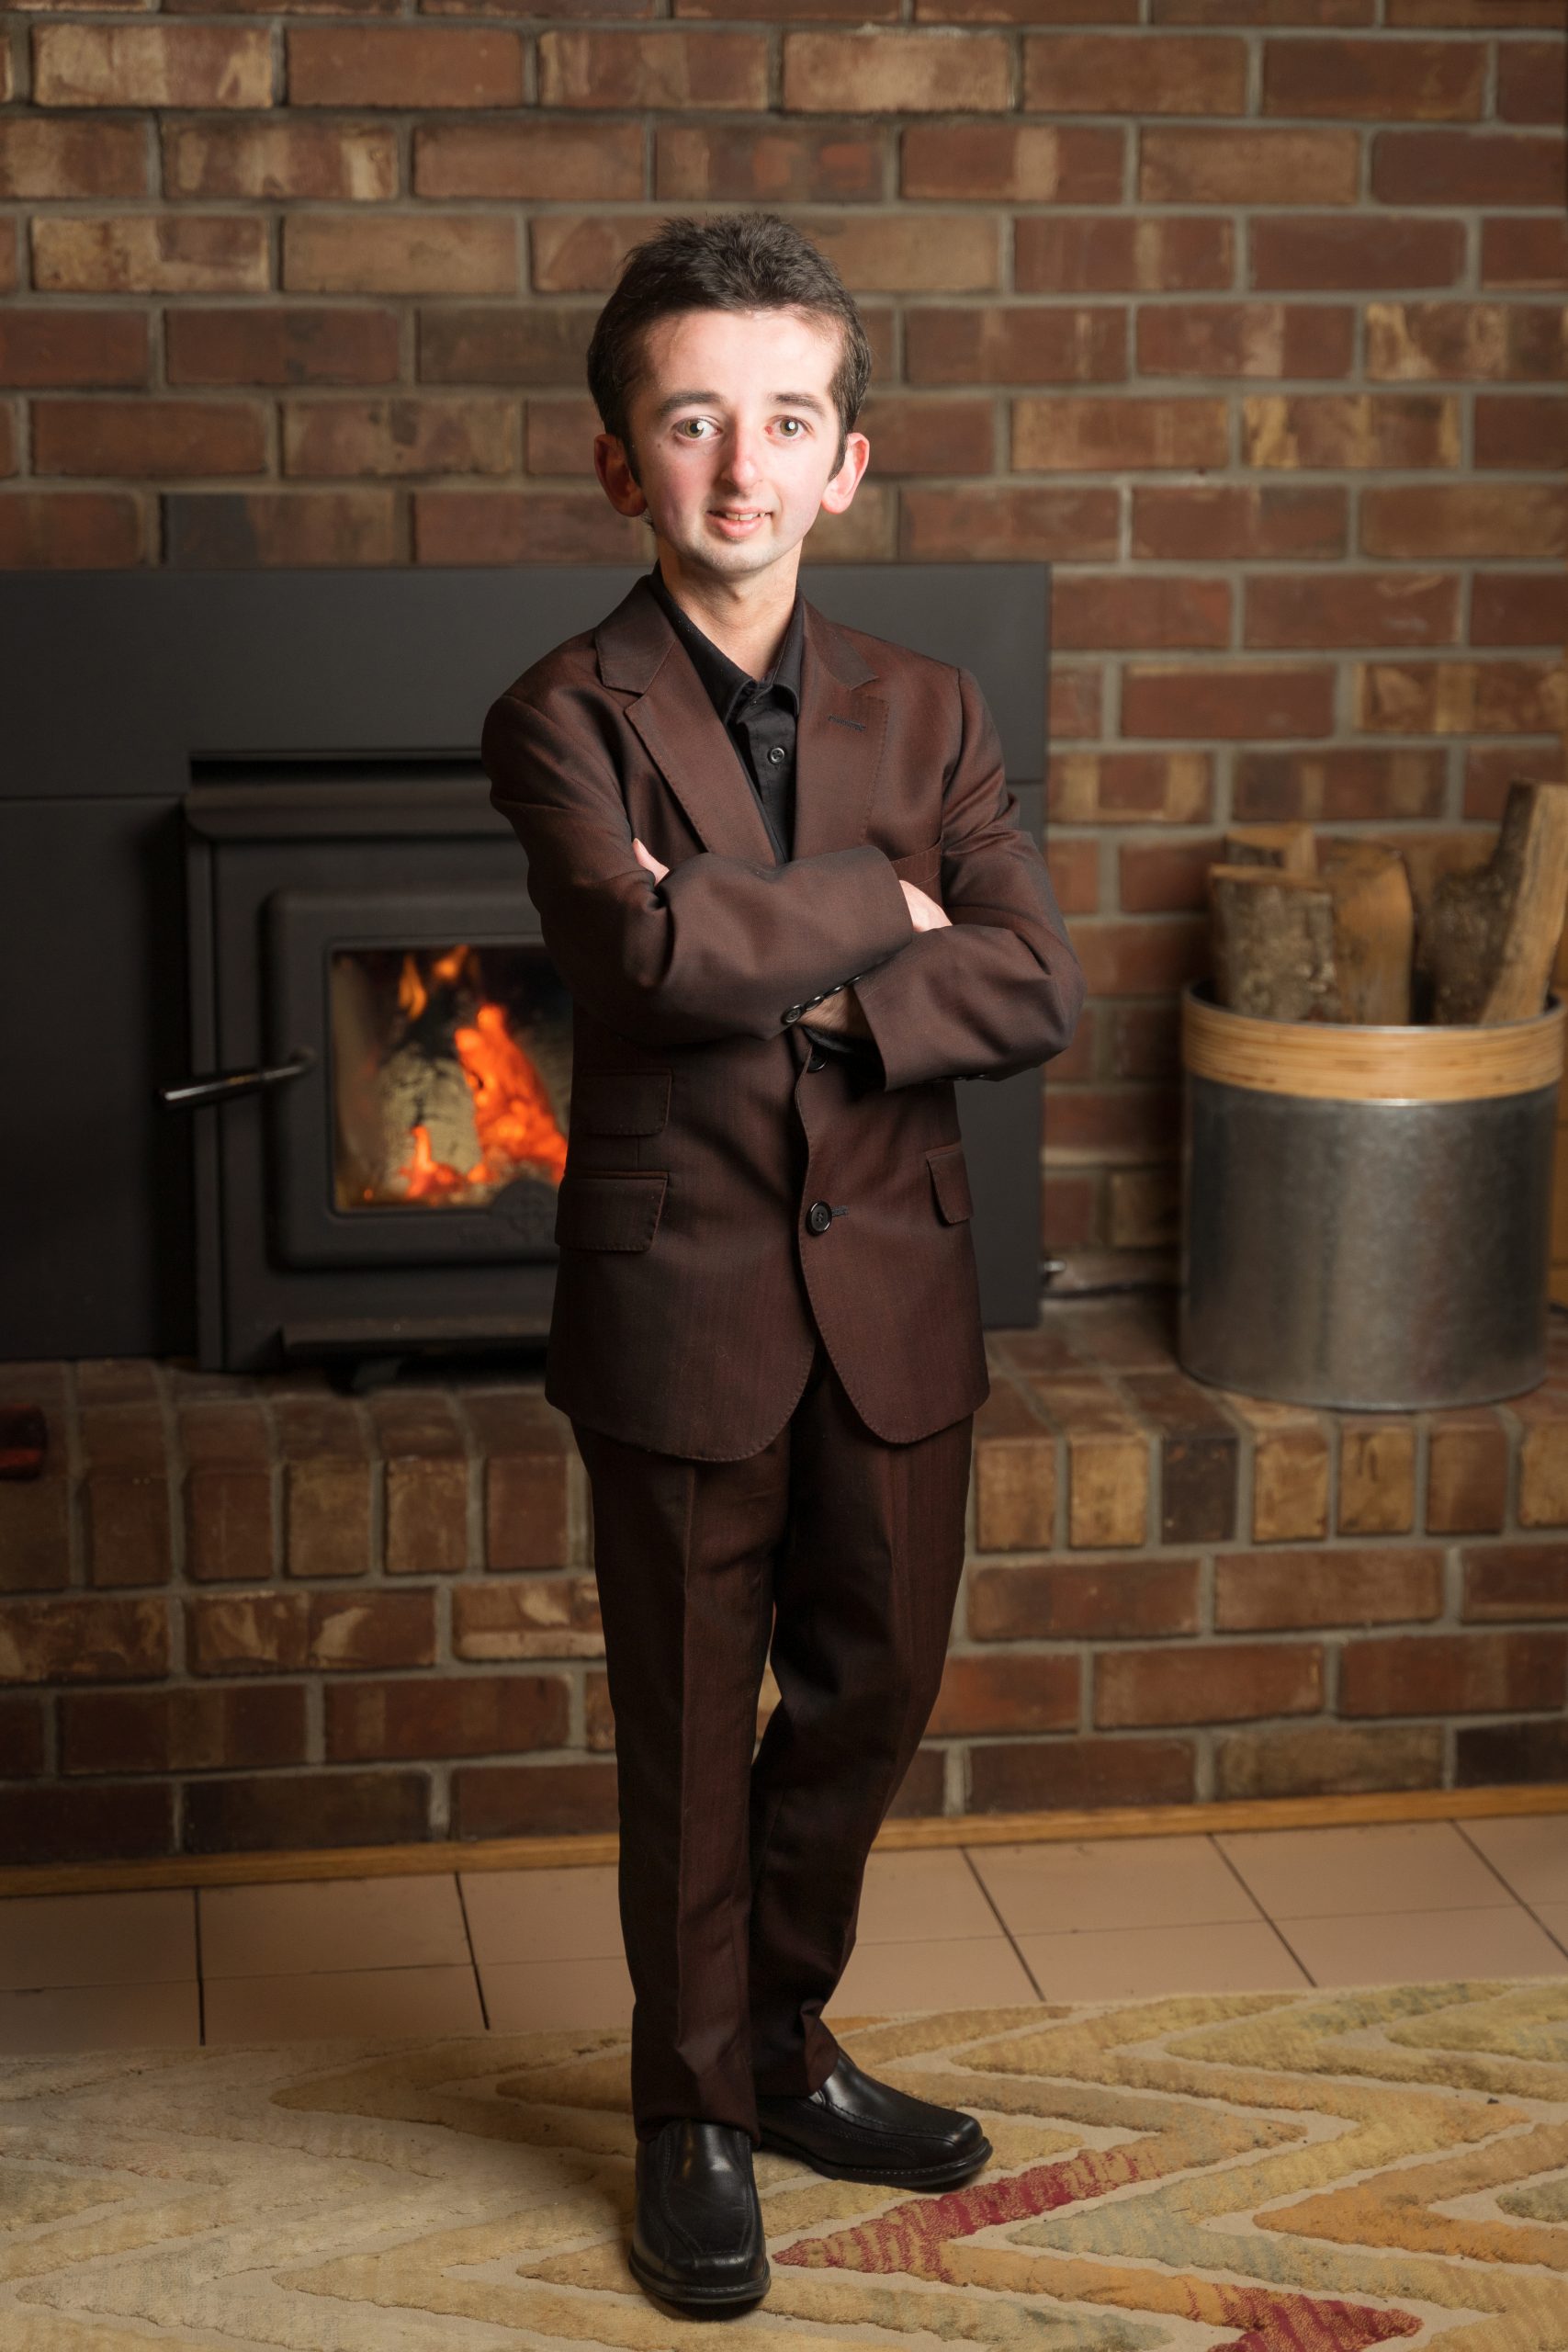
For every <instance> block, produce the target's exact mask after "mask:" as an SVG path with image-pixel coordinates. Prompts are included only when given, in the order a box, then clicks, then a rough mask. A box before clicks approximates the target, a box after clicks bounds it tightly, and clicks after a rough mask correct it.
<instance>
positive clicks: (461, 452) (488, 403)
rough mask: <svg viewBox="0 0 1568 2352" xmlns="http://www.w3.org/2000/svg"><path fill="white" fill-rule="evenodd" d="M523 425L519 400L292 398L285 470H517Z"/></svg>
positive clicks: (334, 472) (381, 472) (327, 472)
mask: <svg viewBox="0 0 1568 2352" xmlns="http://www.w3.org/2000/svg"><path fill="white" fill-rule="evenodd" d="M521 457H522V426H521V419H520V417H519V414H518V408H517V403H516V401H514V400H503V399H502V398H500V397H499V396H494V395H490V394H471V395H468V396H467V397H462V396H454V397H451V398H446V399H424V400H422V399H418V398H413V399H390V400H333V401H285V403H284V407H283V469H284V472H285V473H286V474H289V475H296V476H304V475H311V474H325V475H339V476H358V475H366V474H370V475H400V474H507V473H515V472H516V470H517V468H518V465H519V463H520V462H521Z"/></svg>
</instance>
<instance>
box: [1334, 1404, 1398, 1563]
mask: <svg viewBox="0 0 1568 2352" xmlns="http://www.w3.org/2000/svg"><path fill="white" fill-rule="evenodd" d="M1415 1524H1416V1427H1415V1423H1414V1422H1412V1421H1404V1420H1398V1419H1393V1418H1391V1417H1389V1416H1387V1415H1380V1416H1379V1417H1378V1418H1377V1419H1375V1420H1373V1419H1365V1420H1359V1419H1352V1418H1351V1417H1349V1416H1348V1415H1347V1416H1345V1417H1344V1418H1342V1419H1341V1420H1340V1422H1339V1522H1338V1525H1339V1532H1340V1534H1341V1535H1404V1534H1408V1533H1409V1532H1410V1530H1411V1529H1412V1528H1413V1527H1414V1526H1415Z"/></svg>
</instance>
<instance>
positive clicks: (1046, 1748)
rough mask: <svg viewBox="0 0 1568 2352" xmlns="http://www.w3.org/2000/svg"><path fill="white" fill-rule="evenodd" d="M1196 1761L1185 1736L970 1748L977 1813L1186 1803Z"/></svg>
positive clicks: (972, 1802) (1013, 1742)
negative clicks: (1181, 1737)
mask: <svg viewBox="0 0 1568 2352" xmlns="http://www.w3.org/2000/svg"><path fill="white" fill-rule="evenodd" d="M1193 1774H1194V1760H1193V1750H1192V1745H1191V1742H1190V1741H1189V1740H1185V1739H1009V1740H997V1741H994V1742H992V1743H989V1744H987V1745H981V1746H978V1747H971V1749H970V1751H969V1802H970V1809H971V1811H972V1812H975V1813H1037V1812H1052V1813H1056V1812H1064V1811H1066V1812H1076V1811H1077V1810H1078V1809H1080V1808H1082V1809H1084V1810H1091V1809H1098V1808H1101V1807H1104V1806H1106V1805H1126V1804H1189V1803H1190V1801H1191V1798H1192V1795H1193Z"/></svg>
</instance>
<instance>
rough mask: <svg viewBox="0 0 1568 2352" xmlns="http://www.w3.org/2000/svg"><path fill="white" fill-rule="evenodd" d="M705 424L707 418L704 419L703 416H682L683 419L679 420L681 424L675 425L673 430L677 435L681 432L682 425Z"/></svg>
mask: <svg viewBox="0 0 1568 2352" xmlns="http://www.w3.org/2000/svg"><path fill="white" fill-rule="evenodd" d="M706 423H707V418H706V417H705V416H683V417H682V419H681V423H680V424H677V425H676V427H675V430H676V432H677V433H679V432H680V431H681V428H682V425H686V424H706Z"/></svg>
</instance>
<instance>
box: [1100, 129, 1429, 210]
mask: <svg viewBox="0 0 1568 2352" xmlns="http://www.w3.org/2000/svg"><path fill="white" fill-rule="evenodd" d="M1360 161H1361V135H1360V133H1359V131H1356V130H1279V129H1274V128H1270V129H1267V130H1264V129H1256V130H1255V129H1253V128H1251V127H1250V126H1248V127H1247V129H1245V130H1244V129H1241V128H1240V127H1237V128H1235V129H1232V128H1230V127H1229V126H1228V125H1226V124H1224V123H1219V124H1213V123H1201V124H1198V123H1193V124H1180V125H1178V124H1175V123H1154V124H1151V125H1150V127H1149V128H1148V130H1145V131H1143V132H1142V133H1141V134H1140V137H1139V158H1138V185H1137V189H1136V200H1137V201H1138V203H1140V204H1229V205H1263V206H1273V205H1280V204H1284V205H1292V206H1295V205H1303V204H1355V203H1357V202H1358V201H1359V194H1360V188H1359V172H1360ZM1462 200H1463V199H1462V198H1460V197H1458V196H1455V197H1452V198H1450V202H1452V203H1455V204H1458V203H1461V202H1462Z"/></svg>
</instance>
